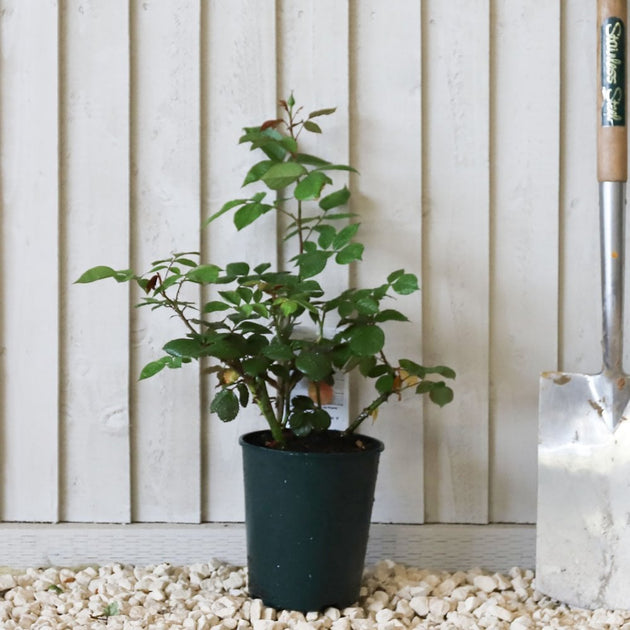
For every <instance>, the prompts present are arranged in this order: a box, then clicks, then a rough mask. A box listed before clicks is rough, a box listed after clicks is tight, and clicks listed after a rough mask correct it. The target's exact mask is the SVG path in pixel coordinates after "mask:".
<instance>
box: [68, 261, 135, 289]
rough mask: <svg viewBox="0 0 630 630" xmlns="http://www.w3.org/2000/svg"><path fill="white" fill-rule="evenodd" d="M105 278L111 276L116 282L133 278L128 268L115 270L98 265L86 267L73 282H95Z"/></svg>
mask: <svg viewBox="0 0 630 630" xmlns="http://www.w3.org/2000/svg"><path fill="white" fill-rule="evenodd" d="M105 278H113V279H114V280H116V282H127V281H128V280H131V279H132V278H133V272H132V271H131V270H130V269H125V270H122V271H116V270H115V269H112V268H111V267H105V266H104V265H100V266H98V267H92V268H91V269H88V270H87V271H86V272H84V273H83V274H82V275H81V276H80V277H79V278H78V279H77V280H75V281H74V282H75V284H87V283H88V282H96V281H97V280H104V279H105Z"/></svg>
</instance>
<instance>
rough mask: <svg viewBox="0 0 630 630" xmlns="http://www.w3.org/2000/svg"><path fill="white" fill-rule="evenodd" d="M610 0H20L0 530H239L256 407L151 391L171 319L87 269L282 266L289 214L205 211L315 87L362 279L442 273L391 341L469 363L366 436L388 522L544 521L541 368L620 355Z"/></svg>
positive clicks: (0, 274)
mask: <svg viewBox="0 0 630 630" xmlns="http://www.w3.org/2000/svg"><path fill="white" fill-rule="evenodd" d="M594 5H595V3H594V2H585V1H584V0H564V1H563V2H560V1H559V0H452V1H450V2H444V1H443V0H422V1H421V2H418V0H396V1H395V2H386V1H385V0H318V1H317V2H311V1H308V0H142V1H140V0H128V1H126V0H57V1H55V0H0V52H1V59H0V160H1V162H0V194H1V212H2V214H1V218H2V220H1V224H0V242H1V251H0V256H1V258H0V296H1V298H0V304H1V307H0V329H1V340H0V346H1V349H0V402H1V405H0V471H1V473H0V474H1V479H2V483H1V484H0V520H3V521H43V522H57V521H78V522H123V523H124V522H188V523H195V522H205V521H229V520H240V519H241V518H242V507H241V494H240V459H239V458H240V453H239V447H238V445H237V439H236V438H237V436H238V434H239V433H241V432H244V431H245V430H248V429H250V428H252V427H257V426H260V424H259V422H258V420H257V419H256V417H255V415H247V417H244V418H242V419H241V421H240V422H238V423H232V424H229V425H223V424H221V423H220V422H219V421H218V420H216V419H215V418H211V417H209V415H208V413H207V412H206V410H207V407H208V400H209V396H208V385H209V383H208V382H207V380H206V378H205V377H202V376H201V375H200V371H199V370H198V369H197V368H196V367H189V368H188V369H185V370H182V371H180V372H179V373H173V372H170V371H169V373H168V374H166V373H163V374H160V375H159V376H157V377H155V378H154V379H153V380H151V381H147V382H142V383H138V382H137V381H136V376H137V374H138V372H139V369H140V367H141V366H142V365H143V364H144V363H145V362H146V361H148V360H150V359H151V358H152V357H154V356H156V355H157V354H158V353H159V349H160V346H161V345H162V343H163V342H164V341H165V340H166V339H168V338H169V337H168V335H169V334H170V331H171V330H172V329H173V326H174V323H173V322H172V321H170V320H168V319H164V320H160V319H159V318H157V319H156V318H152V317H149V313H148V312H144V311H142V310H140V311H137V310H133V309H132V308H131V306H132V305H133V304H134V303H135V301H136V300H137V298H138V295H137V293H136V292H135V291H133V290H132V291H130V290H129V288H128V287H127V285H116V284H115V283H113V282H112V283H99V284H96V285H88V286H77V285H73V284H72V282H73V280H75V279H76V278H77V277H78V275H79V274H80V273H81V272H82V271H83V270H85V269H86V268H88V267H91V266H93V265H97V264H109V265H112V266H114V267H119V268H122V267H126V266H128V265H133V266H135V267H137V268H142V266H143V265H145V264H147V262H148V261H150V260H153V259H155V258H156V257H159V256H161V255H162V254H164V253H166V254H168V253H169V252H170V251H177V250H179V251H181V250H190V249H193V250H194V249H199V248H201V249H202V251H203V252H204V255H205V256H207V258H208V259H210V260H212V261H213V262H216V263H218V264H223V263H225V262H228V261H229V260H231V259H233V256H234V252H238V258H243V259H249V260H257V261H260V260H265V259H270V258H272V259H273V258H274V257H275V256H276V251H277V248H276V225H275V223H274V218H273V217H269V220H268V221H267V223H266V224H265V225H264V226H262V225H261V227H260V229H258V230H256V231H255V233H251V232H247V231H245V232H244V233H243V234H239V235H236V234H235V232H234V230H233V228H232V227H231V222H230V221H229V220H226V221H223V222H219V223H216V224H213V226H212V228H211V229H210V230H206V231H200V230H199V226H200V224H201V221H202V219H203V218H205V217H207V216H208V215H209V214H210V213H211V212H212V211H214V210H216V209H217V208H218V207H219V206H220V204H221V203H222V202H223V201H225V200H227V199H231V198H233V197H234V196H235V195H237V194H238V189H239V186H240V182H241V181H242V176H243V173H244V171H245V169H246V168H247V165H248V164H249V163H250V161H251V160H252V156H251V154H249V153H248V151H247V150H246V149H245V148H243V147H239V146H237V144H236V141H237V139H238V137H239V133H240V130H241V127H243V126H245V125H254V124H257V123H260V122H262V121H263V120H264V119H266V118H269V117H271V116H273V115H274V113H275V103H276V101H277V99H278V98H279V97H283V96H287V95H288V94H289V92H290V91H291V90H294V91H295V95H296V98H297V99H298V100H299V102H301V103H304V104H305V105H306V106H307V107H311V108H313V109H315V108H319V107H327V106H334V105H336V106H337V107H338V112H337V114H336V116H334V117H333V118H330V119H327V120H325V121H323V124H324V127H325V135H324V137H323V139H322V140H321V141H320V140H319V139H318V140H317V143H316V144H317V146H315V147H314V150H315V149H317V148H318V147H320V146H321V147H322V150H324V151H325V152H326V154H327V155H329V156H330V157H331V159H335V160H338V161H342V162H343V161H346V160H349V161H350V162H351V163H352V164H353V165H354V166H355V167H357V168H358V170H359V171H360V172H361V177H354V176H353V177H352V178H351V182H350V183H351V185H352V187H353V190H354V196H353V210H355V211H357V212H360V213H361V215H362V223H363V238H364V239H365V242H366V244H367V250H366V256H365V259H366V262H365V263H364V264H362V265H360V266H359V267H358V268H357V269H356V270H354V271H352V272H351V277H352V278H353V280H356V281H357V282H358V283H364V282H365V283H371V282H373V278H374V277H377V278H379V279H380V277H381V276H382V275H383V274H384V273H386V272H388V271H391V270H393V269H397V268H399V267H403V266H404V267H406V268H407V269H409V270H411V271H413V272H415V273H417V274H418V275H419V276H420V277H421V279H422V287H423V291H422V293H421V294H418V295H417V296H413V297H411V298H410V299H408V300H405V301H401V303H400V306H401V308H402V309H403V310H405V312H406V313H407V314H408V315H409V317H410V318H411V319H412V320H413V324H409V325H406V326H399V327H397V328H396V329H395V330H392V338H391V347H392V353H396V351H398V350H399V351H400V352H401V353H402V352H403V351H404V352H405V353H410V352H412V351H413V352H414V353H417V356H418V358H421V357H422V358H423V359H424V360H425V361H426V362H427V363H432V362H440V363H446V364H448V365H451V366H453V367H454V368H455V369H456V370H457V372H458V378H457V381H456V401H455V402H454V403H453V404H452V405H450V406H448V407H446V408H444V409H442V410H439V409H437V408H434V407H433V406H430V405H424V406H423V405H422V404H420V403H419V402H418V401H415V400H412V401H409V402H404V403H403V404H401V405H398V406H394V405H391V406H390V407H389V408H387V409H383V410H382V411H381V413H380V416H379V419H378V421H377V423H376V424H375V425H374V426H368V427H366V431H368V432H370V433H372V434H374V435H376V436H378V437H380V438H382V439H384V441H385V442H386V451H385V453H384V455H383V459H382V465H381V473H380V480H379V485H378V491H377V501H376V505H375V511H374V519H375V520H376V521H381V522H398V523H422V522H459V523H488V522H495V523H496V522H533V521H534V520H535V486H536V441H537V440H536V432H537V394H538V375H539V373H540V371H542V370H544V369H554V368H556V366H558V365H559V366H560V367H562V368H565V369H572V370H579V371H596V370H597V369H599V364H600V360H599V357H598V352H599V337H600V324H599V312H598V309H599V307H598V296H599V282H598V277H599V271H598V262H597V259H598V252H597V238H596V231H597V211H596V207H597V206H596V184H595V175H594V171H595V158H594V142H595V117H594V107H595V80H594V68H595V58H594V47H595V27H594V19H595V6H594ZM343 282H345V279H343ZM351 393H352V400H351V404H352V405H353V406H354V407H355V408H356V407H358V405H359V404H360V402H361V400H363V399H364V398H365V395H366V393H365V392H364V391H363V390H362V388H361V386H360V384H358V383H354V384H353V386H352V389H351Z"/></svg>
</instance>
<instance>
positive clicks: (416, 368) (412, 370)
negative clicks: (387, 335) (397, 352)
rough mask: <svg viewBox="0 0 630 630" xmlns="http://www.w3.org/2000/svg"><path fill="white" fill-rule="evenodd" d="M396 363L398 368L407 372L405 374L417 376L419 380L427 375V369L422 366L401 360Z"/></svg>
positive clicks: (407, 360)
mask: <svg viewBox="0 0 630 630" xmlns="http://www.w3.org/2000/svg"><path fill="white" fill-rule="evenodd" d="M398 363H399V365H400V367H401V368H402V369H403V370H405V372H407V374H412V375H413V376H419V377H420V378H424V377H425V376H426V374H427V369H426V368H425V367H424V365H420V364H418V363H415V362H414V361H410V360H409V359H401V360H400V361H399V362H398ZM421 384H422V383H421Z"/></svg>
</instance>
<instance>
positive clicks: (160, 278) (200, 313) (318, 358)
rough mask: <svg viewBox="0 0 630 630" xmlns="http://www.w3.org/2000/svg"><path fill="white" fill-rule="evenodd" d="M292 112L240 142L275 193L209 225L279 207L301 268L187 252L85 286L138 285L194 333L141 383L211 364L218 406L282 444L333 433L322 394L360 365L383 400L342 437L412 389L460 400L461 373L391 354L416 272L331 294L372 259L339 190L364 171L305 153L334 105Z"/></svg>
mask: <svg viewBox="0 0 630 630" xmlns="http://www.w3.org/2000/svg"><path fill="white" fill-rule="evenodd" d="M280 108H281V111H282V117H281V118H278V119H273V120H268V121H266V122H264V123H263V124H262V125H260V126H259V127H251V128H245V130H244V131H245V133H244V135H243V136H242V137H241V138H240V142H241V143H244V144H247V145H249V146H250V149H251V150H253V151H257V152H260V153H261V154H262V156H261V157H262V159H261V160H260V161H258V162H257V163H256V164H254V165H253V166H252V167H251V168H250V169H249V171H248V172H247V174H246V176H245V179H244V182H243V186H244V187H247V186H249V185H250V184H253V183H255V182H258V184H257V186H256V188H257V189H259V188H261V184H262V186H264V188H265V189H266V190H264V191H260V192H255V193H253V194H251V195H249V196H247V195H244V196H241V197H239V198H237V199H234V200H231V201H228V202H227V203H225V204H224V205H223V207H222V208H221V209H220V210H218V212H216V213H215V214H213V215H212V216H211V217H210V218H209V219H208V221H207V223H212V222H213V221H215V220H217V219H218V218H219V217H221V216H222V215H225V214H228V213H233V221H234V224H235V226H236V228H237V230H242V229H245V228H247V227H248V226H250V225H252V224H254V223H255V222H256V221H257V220H258V219H259V218H260V217H262V216H264V215H266V214H267V213H269V212H276V213H278V214H279V215H282V216H283V217H284V224H285V225H286V234H285V239H286V240H287V241H290V242H293V243H294V244H295V245H294V247H295V255H294V256H293V257H292V258H291V261H290V262H291V263H292V266H291V268H289V269H284V268H278V269H275V268H272V265H271V264H270V263H269V262H261V263H260V264H257V265H255V266H253V267H252V266H250V265H249V264H248V263H246V262H242V261H235V262H231V263H229V264H227V265H226V266H225V268H221V267H219V266H218V265H215V264H212V263H206V262H202V261H201V260H200V256H199V254H198V253H194V252H193V253H191V252H186V253H175V254H172V255H169V256H167V257H165V258H162V259H160V260H157V261H155V262H154V263H152V265H151V267H150V268H149V269H148V271H146V272H145V273H142V274H137V273H135V272H134V271H132V270H129V269H126V270H115V269H113V268H111V267H107V266H98V267H93V268H92V269H89V270H88V271H86V272H85V273H84V274H83V275H82V276H81V277H80V278H79V279H78V280H77V282H79V283H87V282H93V281H96V280H102V279H105V278H113V279H114V280H116V281H118V282H136V283H137V284H138V285H139V286H140V288H141V289H142V291H143V292H144V294H145V296H144V298H143V299H142V301H141V303H140V304H139V306H146V307H149V308H151V309H167V310H168V311H170V312H171V313H172V314H174V315H175V316H177V317H178V318H179V319H180V320H181V322H182V326H183V334H182V336H180V337H178V338H176V339H171V340H170V341H168V342H167V343H166V344H165V345H164V347H163V350H164V355H163V356H161V357H159V358H157V359H156V360H154V361H152V362H150V363H149V364H148V365H146V366H145V367H144V369H143V370H142V372H141V374H140V378H141V379H144V378H148V377H152V376H154V375H155V374H157V373H158V372H160V371H161V370H162V369H164V368H180V367H182V366H183V365H184V364H187V363H190V362H192V361H195V360H199V359H203V358H205V357H209V358H210V359H211V360H212V363H213V365H212V367H210V368H209V369H210V370H211V371H213V372H216V374H217V377H218V386H217V388H216V392H215V394H214V397H213V399H212V401H211V404H210V411H211V412H214V413H216V414H217V415H218V417H219V418H220V419H221V420H222V421H224V422H230V421H232V420H234V419H235V418H236V417H237V415H238V413H239V410H240V409H241V408H242V407H246V406H247V405H249V404H251V403H254V404H256V405H257V406H258V408H259V410H260V413H261V414H262V416H263V417H264V419H265V420H266V422H267V424H268V425H269V429H270V431H271V435H272V440H271V442H272V445H273V446H276V447H278V448H282V447H283V446H285V445H286V443H287V438H288V436H290V435H291V433H292V434H293V435H294V436H296V437H297V438H303V437H306V436H308V435H311V434H314V433H321V432H324V431H325V430H326V429H328V427H329V426H330V422H331V420H330V415H329V413H328V412H327V411H326V409H325V408H324V404H323V401H322V391H323V390H324V389H325V388H326V387H327V386H330V384H331V383H332V381H333V379H334V375H335V373H337V372H351V371H353V370H358V371H359V372H360V374H361V375H362V376H363V377H365V378H367V379H370V380H371V381H373V384H374V397H373V399H372V401H371V402H370V404H368V405H367V406H366V407H365V408H363V409H362V410H361V411H360V412H359V413H358V415H357V416H356V417H355V418H354V419H352V420H351V422H350V423H349V426H348V427H347V429H346V430H345V431H343V432H342V435H344V434H349V433H351V432H353V431H355V430H356V429H357V428H358V427H359V426H360V425H361V423H362V422H363V421H364V420H365V419H366V418H368V417H370V416H375V415H376V412H377V410H378V408H379V407H380V406H381V405H382V404H384V403H385V402H387V401H389V400H390V399H391V398H392V397H394V398H400V397H401V395H402V394H403V392H406V391H410V392H412V393H415V394H427V395H428V396H429V398H430V400H431V401H432V402H433V403H436V404H437V405H440V406H442V405H444V404H446V403H448V402H449V401H450V400H451V399H452V397H453V392H452V389H451V388H450V387H449V385H448V384H447V382H446V381H445V380H444V379H452V378H454V377H455V373H454V371H453V370H452V369H451V368H449V367H446V366H431V367H427V366H423V365H421V364H420V363H417V362H415V361H413V360H410V359H406V358H402V359H399V360H397V361H392V360H391V359H390V358H389V357H388V356H387V355H386V352H385V345H386V343H385V342H386V339H385V331H384V328H383V326H382V325H383V324H385V323H387V322H405V321H407V317H406V316H405V315H404V314H403V313H401V312H400V311H398V310H396V309H395V308H393V307H392V305H391V301H392V298H393V297H395V296H396V295H399V296H405V295H408V294H411V293H413V292H414V291H417V290H418V281H417V278H416V276H415V275H414V274H412V273H408V272H406V271H405V270H404V269H398V270H395V271H392V272H391V273H388V274H387V275H385V276H384V278H383V280H382V281H381V282H380V283H379V284H377V285H376V286H375V287H373V288H354V287H353V288H348V289H346V290H344V291H342V292H341V293H339V294H336V295H332V296H331V295H328V294H327V293H326V291H325V287H323V286H322V284H321V282H320V281H319V280H318V276H320V274H322V272H323V271H324V270H325V269H329V268H331V267H332V266H333V265H339V266H346V265H349V264H351V263H359V262H360V261H361V259H362V256H363V251H364V246H363V244H361V243H360V242H359V241H358V240H357V239H356V237H357V233H358V230H359V226H360V224H359V223H358V222H356V221H355V217H356V214H355V213H353V212H350V211H349V210H348V209H347V204H348V201H349V199H350V190H349V189H348V187H347V186H342V187H340V188H335V186H334V183H333V180H332V178H331V174H332V172H333V171H352V172H356V171H355V170H354V169H353V168H352V167H351V166H348V165H344V164H335V163H333V162H329V161H327V160H325V159H323V158H321V157H317V156H314V155H311V154H309V153H304V152H302V151H301V150H300V136H301V135H302V134H303V133H317V134H319V133H321V127H320V125H319V122H318V121H319V120H320V119H321V118H322V117H324V116H328V115H330V114H332V113H333V112H334V111H335V110H334V109H333V108H331V109H320V110H317V111H313V112H311V113H309V114H305V113H304V111H303V109H302V108H301V107H297V106H296V104H295V100H294V98H293V96H292V95H291V97H290V98H288V99H287V100H283V101H280ZM187 285H203V286H209V285H212V286H214V287H216V296H215V298H214V299H212V300H210V301H207V302H205V303H204V304H202V305H201V307H198V305H197V304H196V303H194V302H191V301H189V300H187V299H185V298H184V296H185V295H186V294H187V291H186V286H187ZM305 323H307V324H308V326H310V327H311V329H312V330H313V331H314V335H313V337H312V338H308V337H306V338H305V336H304V335H303V334H301V333H300V331H299V330H298V329H299V328H300V327H301V326H303V325H304V324H305ZM331 324H332V325H335V328H334V332H333V333H330V332H329V331H330V326H331ZM305 382H308V383H311V388H310V394H311V395H305V394H300V393H297V394H296V391H300V390H296V388H297V387H298V385H299V384H300V383H302V385H303V384H304V383H305Z"/></svg>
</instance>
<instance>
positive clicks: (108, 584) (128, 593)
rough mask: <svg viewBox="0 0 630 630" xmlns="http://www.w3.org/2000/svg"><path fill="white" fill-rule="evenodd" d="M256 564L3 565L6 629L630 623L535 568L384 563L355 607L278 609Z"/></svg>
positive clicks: (0, 598) (396, 628)
mask: <svg viewBox="0 0 630 630" xmlns="http://www.w3.org/2000/svg"><path fill="white" fill-rule="evenodd" d="M246 582H247V571H246V569H244V568H242V567H234V566H231V565H228V564H224V563H221V562H218V561H214V560H213V561H211V562H209V563H207V564H194V565H191V566H187V567H176V566H171V565H169V564H166V563H162V564H159V565H155V566H152V567H133V566H124V565H120V564H112V565H105V566H101V567H86V568H82V569H77V570H71V569H66V568H64V569H57V568H50V567H49V568H44V569H27V570H25V571H23V572H16V571H10V570H8V569H4V570H0V628H3V629H6V630H14V629H18V628H19V629H22V628H30V629H31V630H82V629H88V630H101V629H106V630H112V629H120V630H134V629H136V628H138V629H141V628H149V629H150V630H162V629H164V630H168V629H173V628H184V629H186V630H289V629H290V630H406V629H409V630H412V629H416V628H417V629H423V628H433V629H437V630H455V629H463V630H466V629H468V628H469V629H471V630H479V629H481V628H490V629H492V630H534V629H536V628H567V627H571V628H576V629H581V628H584V629H589V630H597V629H602V630H604V629H609V628H620V629H622V630H630V612H628V611H611V610H595V611H586V610H582V609H577V608H571V607H569V606H567V605H565V604H562V603H559V602H557V601H554V600H551V599H550V598H548V597H546V596H544V595H542V594H541V593H539V592H538V591H536V589H535V584H534V573H533V572H532V571H530V570H524V569H520V568H518V567H515V568H513V569H511V570H510V571H509V572H508V573H507V574H505V575H502V574H498V573H489V572H484V571H482V570H481V569H472V570H471V571H468V572H464V571H457V572H455V573H449V572H439V571H429V570H424V569H418V568H414V567H408V566H405V565H402V564H396V563H394V562H392V561H390V560H386V561H383V562H381V563H379V564H378V565H376V566H375V567H372V568H371V569H370V570H368V571H366V573H365V577H364V582H363V586H362V588H361V598H360V600H359V601H358V602H356V604H355V605H354V606H350V607H348V608H344V609H343V610H340V609H338V608H334V607H330V608H327V609H325V610H324V611H322V612H308V613H306V614H303V613H299V612H295V611H286V610H282V611H277V610H274V609H273V608H269V607H267V606H265V605H264V604H263V603H262V601H261V600H259V599H250V598H249V597H248V596H247V590H246Z"/></svg>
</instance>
